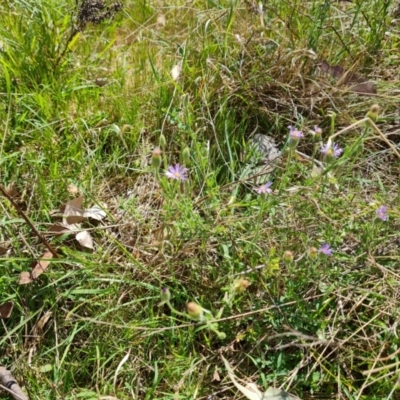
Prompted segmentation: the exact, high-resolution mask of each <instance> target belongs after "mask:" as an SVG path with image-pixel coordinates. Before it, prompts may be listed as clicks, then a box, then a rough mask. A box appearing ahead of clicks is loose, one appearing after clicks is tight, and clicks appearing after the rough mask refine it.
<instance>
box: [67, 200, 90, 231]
mask: <svg viewBox="0 0 400 400" xmlns="http://www.w3.org/2000/svg"><path fill="white" fill-rule="evenodd" d="M83 200H84V197H83V196H79V197H77V198H75V199H73V200H71V201H69V202H68V203H67V204H66V205H65V209H64V213H63V214H64V215H63V225H65V226H67V225H74V224H79V223H80V222H82V221H84V220H85V217H84V216H83V210H82V203H83Z"/></svg>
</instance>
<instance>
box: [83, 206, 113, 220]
mask: <svg viewBox="0 0 400 400" xmlns="http://www.w3.org/2000/svg"><path fill="white" fill-rule="evenodd" d="M83 216H84V217H85V218H92V219H95V220H96V221H101V220H102V219H104V218H105V217H106V216H107V213H106V212H105V211H104V210H103V209H102V208H100V207H99V206H93V207H91V208H88V209H87V210H85V211H84V212H83Z"/></svg>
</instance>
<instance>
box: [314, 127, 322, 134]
mask: <svg viewBox="0 0 400 400" xmlns="http://www.w3.org/2000/svg"><path fill="white" fill-rule="evenodd" d="M314 132H315V133H316V134H317V135H319V136H321V135H322V129H321V128H320V127H319V126H318V125H314Z"/></svg>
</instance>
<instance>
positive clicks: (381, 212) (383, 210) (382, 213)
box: [376, 206, 388, 221]
mask: <svg viewBox="0 0 400 400" xmlns="http://www.w3.org/2000/svg"><path fill="white" fill-rule="evenodd" d="M387 210H388V207H387V206H380V207H379V208H378V209H377V210H376V216H377V217H378V218H379V219H381V220H382V221H387V220H388V214H387Z"/></svg>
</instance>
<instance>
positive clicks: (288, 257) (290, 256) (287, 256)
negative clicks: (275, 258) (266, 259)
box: [283, 250, 294, 264]
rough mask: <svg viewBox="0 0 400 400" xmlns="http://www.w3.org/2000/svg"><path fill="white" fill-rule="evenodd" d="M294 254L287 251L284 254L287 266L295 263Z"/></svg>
mask: <svg viewBox="0 0 400 400" xmlns="http://www.w3.org/2000/svg"><path fill="white" fill-rule="evenodd" d="M293 259H294V257H293V252H291V251H289V250H287V251H285V252H284V253H283V261H284V262H285V263H287V264H290V263H292V262H293Z"/></svg>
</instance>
